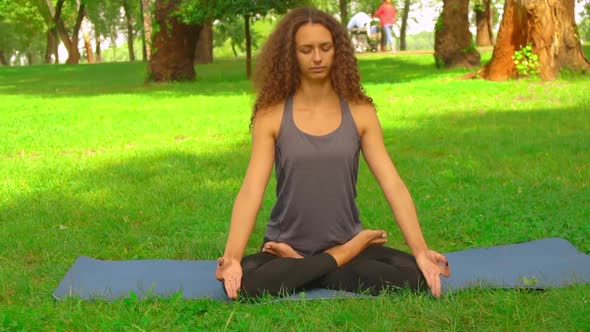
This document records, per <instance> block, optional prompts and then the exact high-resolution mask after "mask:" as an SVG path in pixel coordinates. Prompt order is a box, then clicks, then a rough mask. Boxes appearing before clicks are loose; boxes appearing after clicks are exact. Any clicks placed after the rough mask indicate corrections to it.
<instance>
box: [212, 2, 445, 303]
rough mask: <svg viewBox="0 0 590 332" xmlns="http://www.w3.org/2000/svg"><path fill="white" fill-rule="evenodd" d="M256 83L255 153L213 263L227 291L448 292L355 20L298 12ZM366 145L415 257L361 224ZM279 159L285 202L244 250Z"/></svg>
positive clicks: (264, 60)
mask: <svg viewBox="0 0 590 332" xmlns="http://www.w3.org/2000/svg"><path fill="white" fill-rule="evenodd" d="M255 83H256V87H257V89H258V91H259V92H258V95H257V98H256V102H255V105H254V110H253V114H252V118H251V129H252V154H251V159H250V163H249V166H248V170H247V171H246V176H245V178H244V182H243V184H242V187H241V188H240V191H239V193H238V195H237V198H236V201H235V204H234V207H233V211H232V217H231V224H230V229H229V235H228V239H227V243H226V247H225V251H224V254H223V257H221V258H219V260H218V262H219V264H218V268H217V271H216V277H217V279H219V280H221V281H223V286H224V288H225V291H226V293H227V295H228V296H229V297H230V298H231V299H235V298H236V297H237V296H238V291H239V292H240V293H241V294H244V295H247V296H259V295H262V294H264V293H268V294H271V295H278V294H280V293H281V292H282V291H292V290H297V289H305V288H310V287H325V288H332V289H341V290H346V291H353V292H354V291H357V292H360V291H370V292H372V293H378V292H380V291H382V290H384V289H386V288H396V287H400V288H401V287H406V286H409V287H410V288H412V289H422V288H424V287H425V285H424V281H426V283H427V285H428V286H429V287H430V289H431V291H432V294H433V295H435V296H437V297H438V296H440V291H441V289H440V288H441V287H440V274H443V275H448V273H449V269H448V264H447V260H446V258H445V257H444V256H443V255H441V254H439V253H437V252H435V251H432V250H429V249H428V247H427V245H426V243H425V241H424V238H423V236H422V232H421V230H420V226H419V224H418V219H417V216H416V212H415V208H414V203H413V202H412V198H411V197H410V194H409V192H408V190H407V189H406V187H405V185H404V183H403V182H402V180H401V179H400V177H399V175H398V173H397V171H396V169H395V167H394V165H393V163H392V161H391V159H390V158H389V155H388V154H387V151H386V149H385V146H384V143H383V136H382V131H381V127H380V124H379V121H378V119H377V116H376V114H375V109H374V105H373V101H372V99H371V98H370V97H368V96H367V95H366V94H365V93H364V91H363V88H362V87H361V85H360V78H359V73H358V68H357V64H356V59H355V57H354V53H353V49H352V46H351V44H350V40H349V39H348V36H347V33H346V29H345V28H344V27H343V26H342V25H341V24H340V23H339V22H338V21H336V20H335V19H334V18H332V17H331V16H330V15H328V14H326V13H324V12H321V11H318V10H315V9H311V8H298V9H294V10H292V11H290V12H289V13H288V14H287V15H285V17H284V18H283V19H282V20H281V22H280V23H279V24H278V26H277V28H276V30H275V31H274V32H273V33H272V34H271V35H270V37H269V39H268V41H267V43H266V44H265V46H264V48H263V49H262V52H261V54H260V56H259V59H258V66H257V75H256V78H255ZM361 150H362V153H363V155H364V157H365V159H366V161H367V163H368V165H369V167H370V169H371V171H372V172H373V174H374V175H375V176H376V178H377V180H378V182H379V184H380V185H381V187H382V189H383V191H384V193H385V196H386V198H387V201H388V202H389V204H390V206H391V208H392V210H393V212H394V215H395V219H396V220H397V223H398V225H399V227H400V228H401V230H402V233H403V235H404V237H405V239H406V242H407V243H408V245H409V247H410V249H411V250H412V253H413V254H414V256H412V255H410V254H407V253H404V252H401V251H398V250H395V249H392V248H387V247H384V246H383V243H385V242H386V240H387V239H386V233H385V232H384V231H381V230H363V229H362V227H361V223H360V219H359V213H358V210H357V207H356V204H355V197H356V178H357V171H358V157H359V152H360V151H361ZM273 164H274V165H275V168H276V176H277V189H276V190H277V201H276V204H275V206H274V208H273V210H272V213H271V217H270V221H269V222H268V225H267V228H266V233H265V238H264V243H263V246H262V250H261V252H259V253H256V254H254V255H250V256H247V257H244V258H243V259H242V255H243V254H244V250H245V248H246V245H247V242H248V239H249V238H250V235H251V233H252V229H253V227H254V223H255V219H256V216H257V214H258V211H259V209H260V206H261V203H262V197H263V194H264V190H265V188H266V185H267V183H268V179H269V177H270V174H271V171H272V167H273ZM414 257H415V258H414ZM445 265H446V266H445Z"/></svg>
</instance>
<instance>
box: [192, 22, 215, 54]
mask: <svg viewBox="0 0 590 332" xmlns="http://www.w3.org/2000/svg"><path fill="white" fill-rule="evenodd" d="M211 62H213V22H211V21H207V22H205V23H204V24H203V28H202V29H201V33H200V34H199V37H198V38H197V47H196V50H195V63H200V64H206V63H211Z"/></svg>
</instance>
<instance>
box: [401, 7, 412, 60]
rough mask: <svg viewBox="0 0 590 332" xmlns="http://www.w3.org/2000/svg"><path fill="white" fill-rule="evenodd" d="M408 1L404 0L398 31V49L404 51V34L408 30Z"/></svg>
mask: <svg viewBox="0 0 590 332" xmlns="http://www.w3.org/2000/svg"><path fill="white" fill-rule="evenodd" d="M410 2H411V1H410V0H404V9H403V12H402V24H401V27H400V29H399V49H400V51H405V50H406V32H407V30H408V16H409V15H410V5H411V3H410Z"/></svg>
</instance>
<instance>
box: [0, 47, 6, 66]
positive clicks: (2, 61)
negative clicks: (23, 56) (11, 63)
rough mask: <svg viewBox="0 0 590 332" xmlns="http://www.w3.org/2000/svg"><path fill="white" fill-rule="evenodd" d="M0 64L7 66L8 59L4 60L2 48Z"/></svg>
mask: <svg viewBox="0 0 590 332" xmlns="http://www.w3.org/2000/svg"><path fill="white" fill-rule="evenodd" d="M0 65H3V66H8V61H6V55H4V50H0Z"/></svg>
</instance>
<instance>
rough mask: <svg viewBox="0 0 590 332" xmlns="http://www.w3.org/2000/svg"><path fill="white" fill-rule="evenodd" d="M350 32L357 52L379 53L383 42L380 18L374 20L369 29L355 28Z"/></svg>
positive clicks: (365, 27)
mask: <svg viewBox="0 0 590 332" xmlns="http://www.w3.org/2000/svg"><path fill="white" fill-rule="evenodd" d="M349 31H350V38H351V42H352V46H353V48H354V50H355V52H357V53H363V52H377V50H378V46H379V43H380V40H381V30H380V29H379V19H378V18H373V19H372V20H371V22H370V23H369V27H367V26H364V27H354V28H352V29H349Z"/></svg>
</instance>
